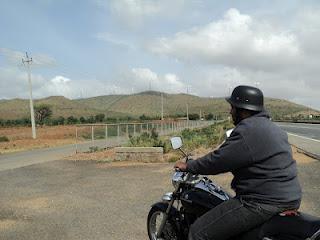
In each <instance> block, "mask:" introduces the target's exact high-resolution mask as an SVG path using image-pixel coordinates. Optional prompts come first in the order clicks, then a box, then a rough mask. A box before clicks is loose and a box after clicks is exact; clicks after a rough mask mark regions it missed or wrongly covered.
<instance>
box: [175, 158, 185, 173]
mask: <svg viewBox="0 0 320 240" xmlns="http://www.w3.org/2000/svg"><path fill="white" fill-rule="evenodd" d="M174 169H176V170H179V171H181V172H186V171H187V163H185V162H183V161H181V160H180V161H177V162H176V163H175V164H174Z"/></svg>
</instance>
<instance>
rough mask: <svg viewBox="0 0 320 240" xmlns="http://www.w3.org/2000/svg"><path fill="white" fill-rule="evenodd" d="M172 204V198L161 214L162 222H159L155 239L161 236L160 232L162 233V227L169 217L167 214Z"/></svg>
mask: <svg viewBox="0 0 320 240" xmlns="http://www.w3.org/2000/svg"><path fill="white" fill-rule="evenodd" d="M173 203H174V198H173V197H172V198H171V200H170V202H169V205H168V207H167V209H166V211H165V212H164V213H163V218H162V221H161V224H160V227H159V231H158V232H157V235H156V237H157V238H158V237H160V236H161V234H162V231H163V229H164V226H165V224H166V222H167V220H168V216H169V213H170V210H171V208H172V205H173Z"/></svg>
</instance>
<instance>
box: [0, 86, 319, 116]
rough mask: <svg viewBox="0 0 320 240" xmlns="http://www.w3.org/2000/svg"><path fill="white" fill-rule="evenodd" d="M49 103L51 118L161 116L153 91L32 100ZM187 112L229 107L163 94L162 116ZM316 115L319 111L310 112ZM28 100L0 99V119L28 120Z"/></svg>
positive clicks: (275, 106) (282, 109)
mask: <svg viewBox="0 0 320 240" xmlns="http://www.w3.org/2000/svg"><path fill="white" fill-rule="evenodd" d="M265 101H266V103H265V104H266V109H267V110H268V111H269V112H270V113H271V114H272V116H274V117H276V116H278V117H279V116H286V115H288V116H291V115H292V116H295V115H297V114H300V113H307V112H310V109H309V108H307V107H305V106H303V105H299V104H295V103H292V102H289V101H286V100H280V99H272V98H266V100H265ZM39 104H48V105H50V106H51V107H52V111H53V117H59V116H63V117H69V116H74V117H77V118H79V117H81V116H83V117H89V116H91V115H93V116H94V115H96V114H99V113H103V114H105V115H106V116H107V117H124V116H131V117H139V116H141V115H142V114H144V115H146V116H152V117H155V116H160V115H161V93H160V92H155V91H148V92H142V93H138V94H132V95H107V96H98V97H92V98H85V99H74V100H71V99H68V98H65V97H62V96H53V97H48V98H44V99H39V100H35V101H34V105H39ZM187 104H188V108H189V113H197V114H199V113H200V111H201V112H202V114H207V113H212V114H214V115H220V116H228V114H229V111H230V107H229V104H228V103H227V102H226V101H225V100H224V98H203V97H198V96H194V95H188V94H167V93H163V108H164V115H165V116H170V115H171V116H174V115H178V114H179V115H184V114H186V108H187V107H186V105H187ZM312 111H313V112H314V113H317V114H319V111H316V110H312ZM29 114H30V113H29V100H27V99H11V100H0V119H17V118H23V117H29Z"/></svg>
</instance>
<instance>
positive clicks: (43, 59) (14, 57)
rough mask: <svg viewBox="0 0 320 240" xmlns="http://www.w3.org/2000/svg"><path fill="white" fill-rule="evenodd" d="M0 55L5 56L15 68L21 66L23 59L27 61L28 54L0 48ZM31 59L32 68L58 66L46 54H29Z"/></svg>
mask: <svg viewBox="0 0 320 240" xmlns="http://www.w3.org/2000/svg"><path fill="white" fill-rule="evenodd" d="M0 55H3V56H4V57H5V58H6V60H7V61H8V62H9V63H10V64H12V65H14V66H19V65H21V64H22V59H24V60H26V53H23V52H21V51H16V50H12V49H8V48H0ZM29 58H32V66H40V67H49V66H54V65H56V60H55V59H54V58H52V57H50V56H48V55H46V54H41V53H36V54H34V55H30V54H29Z"/></svg>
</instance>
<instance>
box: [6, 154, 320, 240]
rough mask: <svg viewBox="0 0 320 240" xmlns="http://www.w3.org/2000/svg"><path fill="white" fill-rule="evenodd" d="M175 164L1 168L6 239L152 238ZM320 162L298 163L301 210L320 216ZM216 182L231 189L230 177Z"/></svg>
mask: <svg viewBox="0 0 320 240" xmlns="http://www.w3.org/2000/svg"><path fill="white" fill-rule="evenodd" d="M172 167H173V166H172V164H166V163H164V164H144V165H136V166H115V165H112V164H108V163H104V164H103V163H95V162H86V161H83V162H81V161H78V162H73V161H65V160H59V161H52V162H47V163H42V164H35V165H32V166H27V167H22V168H18V169H14V170H7V171H2V172H0V182H1V184H0V193H1V195H0V239H1V240H12V239H14V240H26V239H32V240H89V239H90V240H147V239H148V238H147V231H146V218H147V214H148V211H149V209H150V206H151V204H153V203H154V202H156V201H159V200H160V198H161V196H162V194H163V193H165V192H168V191H172V189H173V187H172V185H171V174H172ZM319 171H320V162H318V161H312V162H308V163H304V164H302V165H299V172H300V180H301V183H302V186H303V190H304V200H303V203H302V209H303V210H304V211H305V212H307V213H312V214H314V215H318V216H320V203H319V201H318V199H319V192H320V186H319V182H320V175H319V174H318V173H319ZM214 179H215V181H216V182H218V183H219V184H222V186H223V187H225V188H228V185H229V183H230V175H219V176H216V177H215V178H214Z"/></svg>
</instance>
